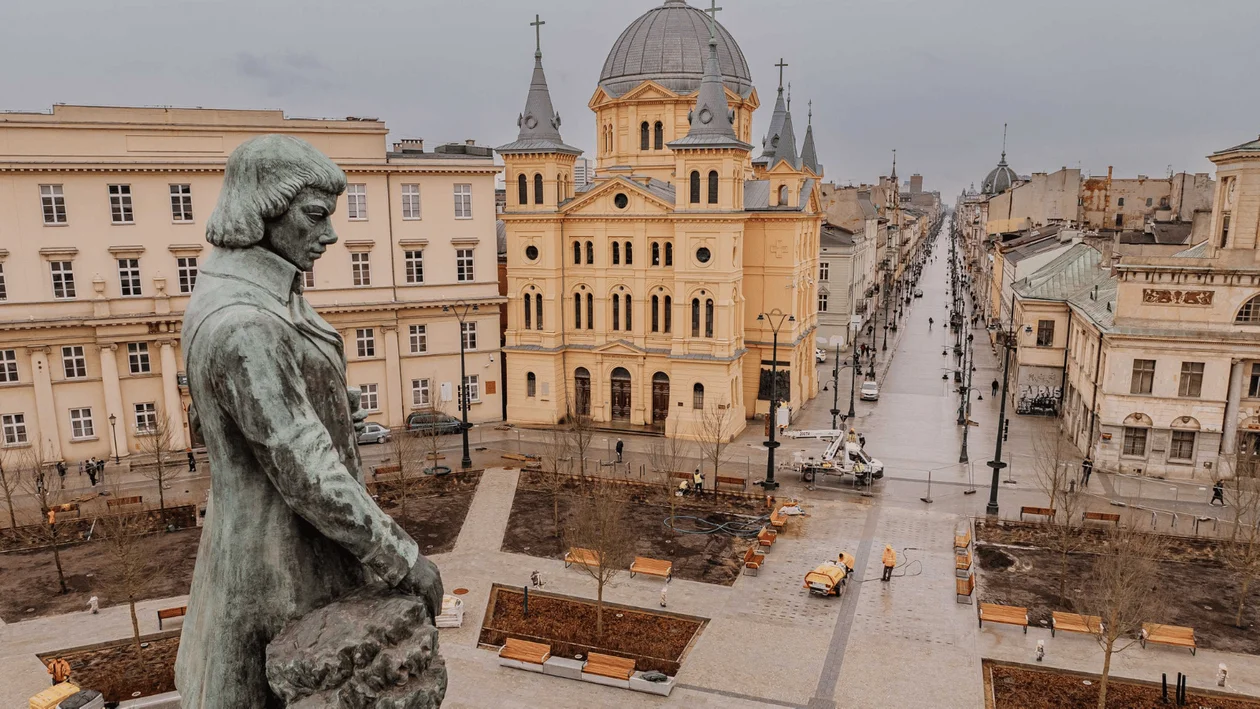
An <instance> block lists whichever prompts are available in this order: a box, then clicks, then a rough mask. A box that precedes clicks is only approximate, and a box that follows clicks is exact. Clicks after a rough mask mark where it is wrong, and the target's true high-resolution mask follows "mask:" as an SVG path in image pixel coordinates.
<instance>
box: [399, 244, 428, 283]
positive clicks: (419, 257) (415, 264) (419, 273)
mask: <svg viewBox="0 0 1260 709" xmlns="http://www.w3.org/2000/svg"><path fill="white" fill-rule="evenodd" d="M403 268H404V269H405V271H406V273H405V274H404V276H403V277H404V278H405V279H406V281H407V282H408V283H424V252H423V251H419V250H417V251H404V252H403Z"/></svg>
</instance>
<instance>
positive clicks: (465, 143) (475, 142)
mask: <svg viewBox="0 0 1260 709" xmlns="http://www.w3.org/2000/svg"><path fill="white" fill-rule="evenodd" d="M476 144H477V141H476V140H474V139H473V138H467V139H465V140H464V145H476Z"/></svg>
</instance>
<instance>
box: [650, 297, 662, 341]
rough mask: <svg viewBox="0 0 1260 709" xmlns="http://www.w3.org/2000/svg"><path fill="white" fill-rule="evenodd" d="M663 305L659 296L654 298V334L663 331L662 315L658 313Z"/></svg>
mask: <svg viewBox="0 0 1260 709" xmlns="http://www.w3.org/2000/svg"><path fill="white" fill-rule="evenodd" d="M660 305H661V299H660V297H658V296H655V295H654V296H652V332H660V331H661V327H660V326H661V314H660V313H659V312H657V308H659V307H660Z"/></svg>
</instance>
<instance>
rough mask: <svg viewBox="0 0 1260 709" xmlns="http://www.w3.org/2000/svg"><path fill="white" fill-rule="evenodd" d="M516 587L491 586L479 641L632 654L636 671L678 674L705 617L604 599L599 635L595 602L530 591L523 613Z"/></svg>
mask: <svg viewBox="0 0 1260 709" xmlns="http://www.w3.org/2000/svg"><path fill="white" fill-rule="evenodd" d="M524 600H525V597H524V594H523V593H521V591H520V589H516V588H509V587H506V586H501V585H499V584H495V586H494V588H493V589H491V592H490V601H489V603H488V605H487V607H486V615H485V621H484V622H483V624H482V627H481V635H480V637H479V638H478V640H479V642H481V643H482V644H485V645H491V646H494V647H498V646H500V645H502V644H503V643H504V641H505V640H506V639H507V638H509V637H512V638H518V639H522V640H530V641H533V642H539V643H545V644H547V645H550V646H551V654H552V655H555V656H557V657H574V656H575V655H582V656H583V657H585V656H586V655H587V654H589V653H590V652H592V651H593V652H599V653H603V654H607V655H617V656H619V657H626V658H632V659H634V661H635V669H636V670H644V671H646V670H658V671H660V672H664V673H665V674H667V675H670V676H671V677H673V676H676V675H677V674H678V668H679V667H680V666H681V663H682V661H683V658H684V657H685V656H686V653H687V650H688V649H689V648H690V647H691V645H692V643H693V642H694V641H695V638H696V637H697V636H698V635H699V634H700V631H701V630H703V628H704V626H705V624H706V623H707V622H708V620H707V619H705V618H697V617H695V616H685V615H679V614H677V613H665V612H660V611H650V610H647V609H643V608H634V607H631V606H623V605H619V604H615V603H604V634H603V636H602V637H600V636H599V635H598V634H597V633H596V622H595V615H596V606H595V602H594V601H591V600H587V599H584V598H575V597H572V596H562V595H559V594H552V593H544V592H541V591H531V592H530V594H529V615H528V616H526V615H525V612H524V611H525V609H524Z"/></svg>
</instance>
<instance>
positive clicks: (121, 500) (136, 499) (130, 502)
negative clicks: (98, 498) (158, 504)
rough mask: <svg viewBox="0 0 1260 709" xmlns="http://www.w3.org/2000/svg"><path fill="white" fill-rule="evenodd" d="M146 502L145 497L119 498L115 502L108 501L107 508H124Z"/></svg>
mask: <svg viewBox="0 0 1260 709" xmlns="http://www.w3.org/2000/svg"><path fill="white" fill-rule="evenodd" d="M143 502H144V497H142V496H140V495H133V496H131V497H119V498H115V499H113V500H106V501H105V506H106V507H122V506H123V505H139V504H141V503H143Z"/></svg>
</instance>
